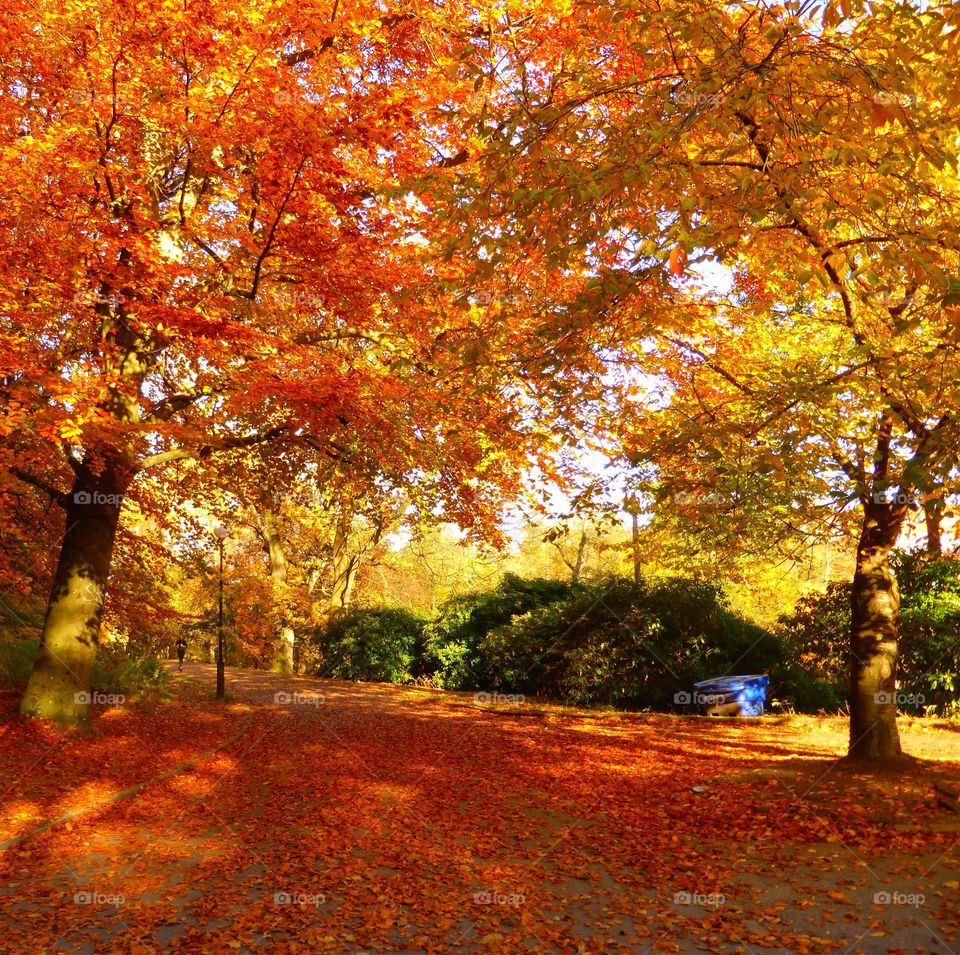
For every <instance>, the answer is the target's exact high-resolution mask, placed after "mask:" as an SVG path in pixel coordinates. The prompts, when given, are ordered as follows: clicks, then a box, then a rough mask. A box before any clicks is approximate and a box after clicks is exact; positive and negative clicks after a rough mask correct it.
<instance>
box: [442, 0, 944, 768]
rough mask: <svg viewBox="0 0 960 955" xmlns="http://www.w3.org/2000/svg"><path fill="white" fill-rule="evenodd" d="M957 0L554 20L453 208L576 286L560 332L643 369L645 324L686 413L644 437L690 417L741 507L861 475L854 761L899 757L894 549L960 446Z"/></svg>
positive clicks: (584, 13) (697, 458) (496, 80)
mask: <svg viewBox="0 0 960 955" xmlns="http://www.w3.org/2000/svg"><path fill="white" fill-rule="evenodd" d="M958 16H960V13H958V10H957V8H956V7H955V6H953V5H946V4H944V5H939V4H937V5H927V6H925V7H924V8H923V9H921V8H919V7H916V6H910V5H903V4H899V3H880V4H874V3H871V4H869V5H868V4H863V3H859V2H855V0H851V2H845V3H842V4H838V3H833V2H830V3H826V4H812V3H806V4H804V3H788V4H785V5H780V6H774V7H767V6H756V5H754V4H732V5H731V4H720V3H708V2H700V0H680V2H676V3H671V4H670V5H669V6H667V7H660V8H650V7H648V6H647V5H646V4H641V3H626V4H620V3H618V4H616V5H614V4H606V5H604V4H601V5H599V6H597V7H591V8H590V10H589V11H588V10H587V9H586V8H583V7H581V8H578V9H577V13H576V16H562V15H561V14H560V12H559V9H558V12H557V16H556V17H555V18H553V19H551V18H549V17H546V18H542V19H541V18H535V19H534V20H532V21H530V22H529V23H527V24H524V25H523V27H522V29H518V30H517V31H516V32H515V33H514V35H512V36H511V42H510V43H506V42H504V43H502V44H501V45H500V47H499V48H498V53H499V56H498V57H497V58H496V62H497V68H496V71H495V75H494V73H493V72H492V71H491V72H489V73H488V72H487V70H486V67H484V66H482V65H480V64H479V63H478V64H477V65H476V67H475V69H476V71H477V74H478V76H481V75H482V76H483V77H484V78H486V79H489V81H490V82H491V84H492V85H495V87H496V88H495V92H494V93H493V94H491V96H490V97H489V99H488V102H487V103H486V104H485V107H484V112H483V113H482V114H480V115H478V116H477V117H476V122H477V123H478V124H479V126H480V128H481V130H482V133H481V136H482V139H483V141H484V153H483V158H482V160H480V163H481V165H482V168H483V172H482V173H481V172H473V174H472V178H471V179H470V180H467V179H466V178H464V179H463V180H462V181H461V185H462V187H463V189H464V193H465V195H466V198H464V197H463V196H461V197H459V199H458V202H459V205H458V209H459V210H462V209H464V208H468V209H469V221H470V223H471V225H472V228H471V230H470V232H469V235H468V236H467V237H466V239H465V241H464V243H463V244H462V246H461V247H462V248H464V249H473V250H476V249H477V248H480V249H482V250H484V252H485V254H484V255H482V256H480V257H479V258H478V265H477V269H478V273H480V274H484V273H485V272H486V271H490V272H492V271H494V270H496V271H507V272H509V271H510V269H509V268H508V269H505V267H504V264H505V262H508V261H509V262H511V263H516V269H517V271H518V272H519V273H520V274H521V275H522V276H523V277H524V278H523V281H524V283H525V284H526V285H530V286H533V285H536V283H537V282H538V281H539V280H540V278H541V277H542V276H545V275H548V274H552V273H557V272H559V273H561V274H565V275H570V276H580V277H581V285H580V287H579V288H573V287H571V288H569V289H568V290H567V291H569V292H574V293H575V294H568V295H567V296H566V299H565V304H564V305H563V308H562V309H558V308H557V307H556V305H555V306H554V308H553V310H552V311H551V312H550V313H549V314H547V313H544V319H545V321H544V323H543V325H542V329H543V334H544V335H545V336H547V335H550V336H551V339H552V340H553V341H556V342H563V345H562V346H561V347H564V348H569V349H573V348H574V347H576V346H575V344H574V343H575V342H577V341H580V342H584V341H586V342H588V343H592V347H593V350H594V354H597V348H598V346H599V347H603V346H606V347H605V350H604V351H603V352H602V354H603V356H604V357H605V358H606V359H607V363H608V364H610V363H611V362H617V361H620V362H623V363H625V364H626V363H630V362H632V361H636V362H637V363H638V364H639V365H640V366H641V367H643V365H644V362H643V358H644V356H645V354H646V353H645V351H644V348H645V347H647V346H648V345H649V343H650V342H651V341H656V342H658V343H659V347H660V351H659V357H658V358H657V359H655V360H654V362H653V364H655V365H656V364H657V362H658V361H659V359H660V358H662V357H663V356H664V355H665V354H666V353H668V352H670V351H671V349H675V351H674V353H673V355H674V361H673V362H672V364H671V362H670V360H669V359H668V360H667V365H669V366H670V367H664V366H661V370H662V371H663V372H664V375H665V380H664V384H663V387H662V390H661V392H660V398H659V404H660V405H672V406H673V408H674V410H676V411H677V412H678V413H677V415H675V416H673V415H671V413H670V412H667V413H665V415H664V416H663V417H664V418H665V419H667V420H669V427H668V428H666V429H665V430H664V429H663V426H662V425H661V426H660V427H661V430H659V431H657V432H654V433H652V434H649V435H646V436H644V437H643V438H642V443H643V444H645V445H646V446H648V447H649V446H650V445H651V444H656V443H657V439H658V438H659V439H660V440H661V442H665V443H667V445H668V446H669V444H670V442H671V430H670V429H671V428H672V427H674V426H675V425H677V424H678V421H679V422H680V426H681V427H683V437H682V438H679V439H678V445H676V446H683V447H684V448H685V451H686V453H685V461H684V472H685V474H687V475H688V476H689V480H692V481H697V480H702V479H705V478H709V479H713V478H716V477H719V476H720V471H721V463H722V464H723V468H722V470H723V472H724V473H723V474H722V478H723V480H724V481H725V482H726V486H725V487H724V492H725V493H730V494H733V493H734V492H735V490H736V487H735V485H736V484H737V478H738V477H739V480H740V483H739V492H738V493H739V496H736V497H731V498H730V499H729V500H730V501H731V502H736V508H734V507H730V508H728V511H729V512H732V511H733V510H735V509H738V508H739V507H740V506H741V505H747V506H748V507H749V506H750V505H755V506H753V507H752V510H753V512H754V513H757V512H758V511H760V510H761V509H762V508H761V507H760V505H761V502H763V501H767V502H768V503H767V509H773V510H776V509H778V508H788V509H789V508H791V507H795V506H796V507H799V508H801V509H802V508H803V507H804V505H806V506H809V505H810V503H812V502H813V501H814V500H816V499H817V496H818V495H822V494H823V493H831V492H830V491H829V490H828V486H829V487H830V488H832V490H833V491H835V490H836V489H837V488H838V487H840V486H841V484H842V483H843V482H846V485H845V488H846V492H847V493H849V494H850V495H852V497H853V500H855V501H856V502H858V503H859V505H860V514H861V518H862V519H861V527H860V532H859V542H858V545H857V566H856V571H855V574H854V583H853V598H852V599H853V605H854V613H853V619H852V629H851V650H852V661H853V662H852V667H851V675H850V676H851V686H850V708H851V737H850V753H851V756H858V757H893V756H896V755H897V754H898V753H899V751H900V746H899V741H898V736H897V731H896V722H895V707H894V706H893V704H892V702H890V701H892V700H893V698H894V694H893V689H894V686H895V680H896V659H897V634H898V626H899V623H898V598H897V592H896V583H895V579H894V577H893V575H892V573H891V571H890V564H889V558H890V554H891V551H892V549H893V547H894V545H895V544H896V541H897V538H898V537H899V535H900V531H901V529H902V527H903V525H904V519H905V517H906V514H907V507H906V506H905V505H904V504H903V503H900V502H901V501H904V500H908V499H912V498H913V496H914V495H915V494H916V493H917V492H918V490H921V489H922V488H924V487H925V486H927V485H929V484H930V483H934V484H936V483H937V482H938V481H942V480H944V479H945V477H946V471H947V470H949V466H950V450H949V449H950V448H951V447H953V446H955V444H956V442H957V440H958V437H960V435H958V433H957V422H956V420H955V415H954V413H953V408H954V407H955V406H956V400H957V385H958V376H957V372H958V368H957V360H956V352H957V338H958V324H960V311H958V307H957V301H958V300H957V288H958V284H957V278H958V276H960V270H958V264H957V251H958V245H957V237H956V231H955V229H954V226H953V223H955V221H956V219H957V212H958V202H960V195H958V188H957V179H956V169H957V155H956V143H957V133H958V104H960V88H958V79H957V74H956V71H955V70H953V69H952V68H951V67H950V64H951V63H952V62H953V60H954V59H955V57H956V52H957V42H958V30H957V25H958V24H957V21H958ZM865 126H866V127H867V128H869V130H870V135H868V136H865V135H864V128H865ZM701 261H702V262H706V261H719V262H720V263H724V264H726V265H728V266H731V267H736V268H739V269H740V272H741V279H740V282H741V288H740V292H741V294H742V297H743V298H744V299H748V300H750V301H752V302H754V303H757V304H761V305H762V304H765V306H766V312H767V314H768V319H769V320H768V321H763V322H758V321H754V320H747V319H743V318H741V316H740V315H739V314H732V313H726V314H725V313H724V311H723V310H722V308H720V307H719V305H718V303H717V302H716V300H715V299H713V298H712V297H709V296H706V295H701V296H683V295H680V294H679V292H680V286H681V285H682V282H681V281H680V277H681V276H683V275H684V274H685V273H688V271H689V270H690V268H691V267H692V266H693V265H694V264H696V263H698V262H701ZM587 276H590V278H589V280H586V281H583V278H585V277H587ZM651 281H659V282H660V288H661V296H660V300H659V301H657V300H654V299H653V298H652V297H651V294H650V284H651ZM765 286H770V287H769V288H765ZM668 305H669V307H668ZM781 306H783V310H782V311H779V310H780V309H781ZM558 314H559V315H560V316H561V317H562V319H561V320H562V329H558V328H557V327H556V326H557V321H558V320H557V315H558ZM558 332H560V333H561V335H560V337H558V336H557V333H558ZM757 333H759V334H761V336H762V339H763V341H764V342H765V343H766V345H767V347H766V348H763V349H762V348H759V347H756V344H755V342H753V341H751V340H750V339H749V338H748V334H757ZM611 336H613V341H611ZM809 336H815V338H814V339H813V340H812V341H811V340H810V338H809ZM581 347H582V345H581ZM631 352H632V354H631ZM676 374H678V375H679V376H680V377H679V381H678V382H677V383H676V384H674V383H673V380H672V377H671V375H676ZM691 382H693V385H692V386H691ZM673 389H679V390H684V392H685V395H684V398H683V399H679V398H677V396H676V395H675V394H674V391H673ZM622 393H623V394H626V390H624V389H622ZM688 398H689V400H687V399H688ZM694 401H697V402H698V406H697V408H696V410H695V409H694V408H693V405H692V403H693V402H694ZM731 402H732V403H735V405H736V406H738V408H739V410H737V409H736V408H735V409H734V410H732V411H731V410H730V409H729V408H728V403H731ZM725 403H727V404H725ZM620 407H623V405H622V404H621V405H620ZM841 411H842V414H841ZM841 418H842V420H840V419H841ZM624 423H626V421H625V419H624V418H623V417H621V418H620V419H619V422H618V424H624ZM626 430H627V428H624V431H626ZM701 434H702V435H703V438H702V440H701V438H700V437H699V435H701ZM658 454H659V452H658ZM659 460H660V458H659V456H658V461H659ZM743 465H746V466H747V467H748V468H750V469H751V470H742V469H741V468H740V467H739V466H743ZM658 466H659V465H658ZM778 468H781V469H782V470H779V471H778ZM831 472H832V477H831ZM786 474H789V476H790V477H791V478H792V479H793V483H792V484H789V486H788V482H787V481H786V480H784V479H783V477H782V476H783V475H786ZM678 476H679V470H672V471H671V477H674V478H675V477H678ZM818 485H819V487H817V486H818ZM704 486H705V487H707V488H708V489H709V488H710V487H711V486H712V485H711V483H710V480H704ZM811 491H814V493H813V494H811V493H810V492H811ZM768 494H769V495H770V496H769V497H766V495H768ZM808 513H809V512H808ZM797 514H798V516H799V514H800V511H799V510H798V511H797ZM729 519H730V515H729V513H727V514H725V515H724V520H729Z"/></svg>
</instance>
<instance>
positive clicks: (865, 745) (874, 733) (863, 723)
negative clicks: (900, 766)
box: [848, 500, 905, 760]
mask: <svg viewBox="0 0 960 955" xmlns="http://www.w3.org/2000/svg"><path fill="white" fill-rule="evenodd" d="M904 513H905V508H904V506H903V505H901V504H895V503H893V504H891V503H886V502H883V501H876V500H870V501H868V502H867V503H866V504H865V505H864V515H863V527H862V530H861V534H860V541H859V544H858V547H857V566H856V572H855V574H854V578H853V592H852V611H853V613H852V624H851V633H850V746H849V754H848V755H849V758H851V759H880V760H883V759H893V758H895V757H897V756H899V755H900V754H901V752H902V750H901V748H900V734H899V733H898V731H897V652H898V639H899V635H900V592H899V589H898V587H897V579H896V577H895V575H894V573H893V571H892V570H891V567H890V553H891V551H892V550H893V547H894V545H895V544H896V542H897V538H898V537H899V536H900V530H901V528H902V526H903V518H904Z"/></svg>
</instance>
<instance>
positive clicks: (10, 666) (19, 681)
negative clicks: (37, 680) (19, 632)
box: [0, 636, 40, 690]
mask: <svg viewBox="0 0 960 955" xmlns="http://www.w3.org/2000/svg"><path fill="white" fill-rule="evenodd" d="M39 645H40V642H39V640H22V639H16V638H13V639H11V638H9V637H7V636H3V637H2V638H0V688H3V689H5V690H22V689H23V688H24V687H25V686H26V685H27V680H28V679H29V678H30V670H31V669H32V668H33V661H34V659H35V658H36V655H37V648H38V647H39Z"/></svg>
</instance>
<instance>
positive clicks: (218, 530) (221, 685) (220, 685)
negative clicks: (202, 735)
mask: <svg viewBox="0 0 960 955" xmlns="http://www.w3.org/2000/svg"><path fill="white" fill-rule="evenodd" d="M229 533H230V531H228V530H227V529H226V528H225V527H224V526H223V524H218V525H217V526H216V527H215V528H214V529H213V536H214V537H216V539H217V543H218V544H219V545H220V614H219V617H218V621H217V623H218V627H219V631H218V634H217V699H218V700H222V699H223V695H224V692H225V690H226V680H225V679H224V675H223V542H224V541H225V540H226V539H227V535H228V534H229Z"/></svg>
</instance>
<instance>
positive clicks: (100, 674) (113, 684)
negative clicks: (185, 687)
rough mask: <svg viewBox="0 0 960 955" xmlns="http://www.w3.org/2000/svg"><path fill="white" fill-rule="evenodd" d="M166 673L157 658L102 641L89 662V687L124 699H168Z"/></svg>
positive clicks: (167, 675)
mask: <svg viewBox="0 0 960 955" xmlns="http://www.w3.org/2000/svg"><path fill="white" fill-rule="evenodd" d="M169 683H170V676H169V674H168V673H167V671H166V670H164V668H163V666H162V665H161V663H160V661H159V660H157V659H155V658H154V657H152V656H147V655H146V654H143V653H138V652H131V651H130V650H129V649H128V648H126V647H122V646H120V645H114V644H106V645H104V646H101V647H100V649H99V650H98V651H97V658H96V661H95V662H94V664H93V689H94V690H96V691H98V692H100V693H115V694H122V695H123V696H124V697H126V698H127V700H144V699H146V700H152V699H168V698H169V697H170V690H169Z"/></svg>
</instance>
